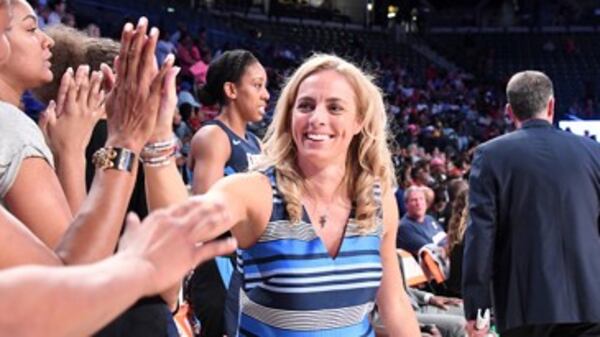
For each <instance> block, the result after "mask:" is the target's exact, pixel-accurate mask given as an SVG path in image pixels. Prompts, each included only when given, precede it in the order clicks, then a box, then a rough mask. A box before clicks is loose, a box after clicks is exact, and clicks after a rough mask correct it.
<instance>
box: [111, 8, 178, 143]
mask: <svg viewBox="0 0 600 337" xmlns="http://www.w3.org/2000/svg"><path fill="white" fill-rule="evenodd" d="M147 29H148V20H147V19H146V18H141V19H140V21H139V22H138V26H137V28H136V29H135V30H134V29H133V26H132V25H131V24H130V23H128V24H126V25H125V27H124V28H123V33H122V35H121V50H120V52H119V56H118V57H117V62H116V63H115V68H116V80H114V78H115V75H113V74H112V71H110V69H109V68H108V67H107V66H103V67H102V70H103V73H104V75H105V77H106V78H107V79H108V81H107V84H108V87H109V88H111V89H112V90H111V91H110V93H109V94H108V97H107V100H106V113H107V117H108V119H107V124H108V141H107V145H109V146H117V147H125V148H128V149H130V150H132V151H134V152H136V153H139V152H140V151H141V149H142V147H143V146H144V144H145V143H146V142H147V141H148V139H149V138H150V136H151V135H152V133H153V132H154V127H155V125H156V120H157V114H158V110H159V105H160V99H161V90H162V87H163V81H164V79H165V76H166V75H167V73H169V72H170V71H171V69H172V67H173V62H174V59H173V58H169V59H167V60H166V61H165V63H164V64H163V66H162V67H161V69H160V71H159V70H158V67H157V65H156V57H155V49H156V43H157V40H158V29H156V28H152V29H151V30H150V34H149V35H147V34H146V32H147Z"/></svg>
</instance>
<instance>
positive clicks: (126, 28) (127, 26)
mask: <svg viewBox="0 0 600 337" xmlns="http://www.w3.org/2000/svg"><path fill="white" fill-rule="evenodd" d="M123 30H124V31H126V32H129V31H131V30H133V24H132V23H131V22H127V23H126V24H125V27H123Z"/></svg>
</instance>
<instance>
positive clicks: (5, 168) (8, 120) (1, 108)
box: [0, 101, 54, 204]
mask: <svg viewBox="0 0 600 337" xmlns="http://www.w3.org/2000/svg"><path fill="white" fill-rule="evenodd" d="M30 157H40V158H43V159H45V160H46V161H47V162H48V164H50V166H52V168H54V158H53V157H52V152H51V151H50V149H49V148H48V145H46V142H45V140H44V135H43V134H42V131H41V130H40V129H39V127H38V126H37V125H36V124H35V123H34V122H33V121H32V120H31V119H30V118H29V117H28V116H27V115H26V114H25V113H24V112H23V111H21V110H19V109H18V108H17V107H15V106H14V105H12V104H8V103H6V102H1V101H0V204H4V196H6V193H7V192H8V191H9V190H10V188H11V187H12V185H13V183H14V182H15V179H16V178H17V174H18V173H19V169H20V168H21V163H22V162H23V160H25V159H27V158H30Z"/></svg>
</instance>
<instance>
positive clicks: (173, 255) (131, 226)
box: [0, 201, 235, 336]
mask: <svg viewBox="0 0 600 337" xmlns="http://www.w3.org/2000/svg"><path fill="white" fill-rule="evenodd" d="M197 206H198V205H196V204H195V203H194V202H193V201H190V202H188V203H184V204H182V205H179V206H178V207H172V208H170V209H168V210H162V211H159V212H155V213H153V214H151V215H150V216H149V217H148V218H146V220H144V223H143V224H140V223H139V219H138V218H137V217H136V216H134V215H132V216H130V217H128V224H127V228H126V230H125V234H124V235H123V239H122V241H121V245H120V250H119V253H117V255H116V256H112V257H110V258H108V259H106V260H104V261H101V262H98V263H95V264H91V265H86V266H77V267H61V268H51V267H20V268H15V269H11V270H8V271H5V272H0V293H2V297H0V310H1V311H2V312H10V315H0V331H3V332H9V331H10V334H11V336H84V335H90V334H92V333H94V332H95V331H96V330H98V329H99V328H101V327H102V326H104V325H105V324H107V323H108V322H110V320H111V319H113V318H114V317H116V316H117V315H118V314H119V313H120V312H122V311H123V310H125V309H126V308H127V307H128V306H130V305H131V304H133V302H134V301H135V300H136V299H137V298H139V297H141V296H149V295H153V294H155V293H157V292H159V291H161V290H163V289H164V288H166V287H167V286H168V285H169V284H172V283H173V282H174V280H176V279H179V278H181V277H182V275H183V274H184V273H185V272H187V271H188V270H189V269H190V268H193V266H195V265H196V264H198V263H200V262H202V261H205V260H207V259H210V258H213V257H214V256H218V255H222V254H228V253H230V252H232V251H233V250H234V249H235V240H232V239H228V240H218V241H215V242H211V243H208V244H204V245H198V244H197V242H198V240H197V237H198V233H203V232H204V230H203V228H204V226H207V225H210V223H209V222H208V219H207V218H206V217H204V216H203V215H202V214H201V213H200V212H199V211H198V207H197ZM0 219H1V217H0ZM211 219H213V220H215V221H217V222H219V223H223V222H225V221H226V219H225V216H224V214H223V213H222V212H218V211H215V210H213V211H212V218H211ZM40 303H46V304H47V305H49V306H51V307H52V310H48V311H47V312H45V313H44V314H43V315H38V314H36V310H37V308H38V307H39V304H40Z"/></svg>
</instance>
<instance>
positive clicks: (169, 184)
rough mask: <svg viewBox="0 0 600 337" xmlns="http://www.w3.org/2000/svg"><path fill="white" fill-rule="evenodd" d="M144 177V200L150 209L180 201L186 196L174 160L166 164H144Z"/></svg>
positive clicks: (186, 193)
mask: <svg viewBox="0 0 600 337" xmlns="http://www.w3.org/2000/svg"><path fill="white" fill-rule="evenodd" d="M144 173H145V174H144V176H145V177H146V201H147V202H148V208H149V209H150V210H156V209H160V208H164V207H168V206H170V205H174V204H177V203H180V202H182V201H184V200H186V199H187V198H188V192H187V188H186V187H185V184H184V183H183V180H182V178H181V174H180V173H179V170H177V166H175V161H174V160H171V162H170V163H169V164H168V165H166V166H161V167H149V166H148V165H145V166H144Z"/></svg>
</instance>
